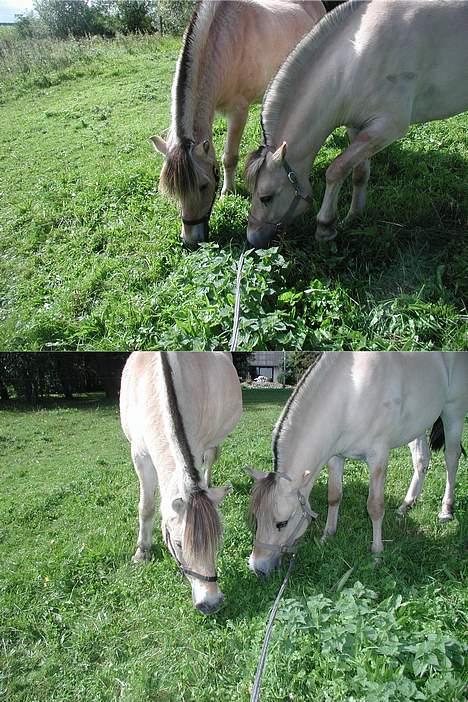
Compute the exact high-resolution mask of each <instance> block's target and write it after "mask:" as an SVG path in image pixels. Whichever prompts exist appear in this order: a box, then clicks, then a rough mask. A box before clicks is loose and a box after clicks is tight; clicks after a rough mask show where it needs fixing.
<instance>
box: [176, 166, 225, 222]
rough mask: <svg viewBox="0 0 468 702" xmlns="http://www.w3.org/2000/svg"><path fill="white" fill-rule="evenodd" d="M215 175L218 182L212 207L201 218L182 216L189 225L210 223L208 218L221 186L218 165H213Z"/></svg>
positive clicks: (183, 220)
mask: <svg viewBox="0 0 468 702" xmlns="http://www.w3.org/2000/svg"><path fill="white" fill-rule="evenodd" d="M213 177H214V179H215V182H216V187H215V191H214V193H213V199H212V201H211V205H210V209H209V210H208V212H207V213H206V214H205V215H204V216H203V217H200V218H199V219H185V218H184V217H182V222H183V223H184V224H188V225H189V226H195V225H196V224H207V223H208V220H209V219H210V217H211V210H212V209H213V205H214V203H215V200H216V194H217V192H218V187H219V170H218V168H217V166H213Z"/></svg>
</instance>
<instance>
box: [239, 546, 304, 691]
mask: <svg viewBox="0 0 468 702" xmlns="http://www.w3.org/2000/svg"><path fill="white" fill-rule="evenodd" d="M295 562H296V554H295V553H293V554H292V556H291V559H290V561H289V566H288V570H287V572H286V575H285V576H284V580H283V583H282V585H281V587H280V589H279V591H278V594H277V595H276V600H275V601H274V604H273V607H272V608H271V611H270V616H269V618H268V624H267V627H266V629H265V637H264V639H263V646H262V650H261V653H260V658H259V659H258V665H257V672H256V673H255V680H254V684H253V688H252V693H251V695H250V702H257V700H258V699H259V697H260V687H261V684H262V676H263V669H264V668H265V661H266V657H267V653H268V646H269V644H270V637H271V632H272V630H273V623H274V621H275V617H276V612H277V611H278V607H279V603H280V601H281V598H282V596H283V593H284V591H285V590H286V587H287V584H288V580H289V576H290V575H291V573H292V569H293V568H294V564H295Z"/></svg>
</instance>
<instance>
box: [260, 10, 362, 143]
mask: <svg viewBox="0 0 468 702" xmlns="http://www.w3.org/2000/svg"><path fill="white" fill-rule="evenodd" d="M369 2H370V0H348V2H344V3H342V4H340V5H338V6H337V7H335V8H334V9H333V11H332V12H329V13H328V14H326V15H325V16H324V17H322V19H321V20H320V22H318V23H317V24H316V25H315V27H313V29H311V31H310V32H309V33H308V34H306V35H305V37H303V38H302V39H301V41H300V42H299V44H298V45H297V46H296V48H295V49H293V50H292V51H291V53H290V54H289V56H288V57H287V58H286V59H285V61H284V62H283V63H282V65H281V67H280V68H279V70H278V72H277V74H276V76H275V77H274V78H273V80H272V81H271V82H270V85H269V86H268V88H267V90H266V92H265V96H264V98H263V104H262V121H263V125H264V137H265V143H268V140H271V139H272V136H273V134H272V131H273V127H274V126H275V124H276V123H277V121H278V118H279V115H280V113H281V111H282V109H283V108H284V104H288V103H287V102H285V97H286V96H287V95H288V94H290V90H291V89H292V88H294V90H295V91H296V92H297V90H298V85H299V84H300V79H301V77H302V76H303V75H304V71H305V72H306V73H307V75H308V76H310V75H311V74H312V73H313V72H314V71H315V70H317V71H320V69H321V65H322V61H321V60H320V59H321V58H322V57H323V52H324V49H325V45H326V43H327V42H328V40H329V39H330V38H331V37H332V36H333V35H334V33H335V32H336V30H337V29H338V28H339V27H342V26H343V25H344V24H345V23H346V22H347V20H348V18H349V17H351V16H352V15H354V13H355V12H357V10H359V9H362V8H363V7H365V6H367V5H369Z"/></svg>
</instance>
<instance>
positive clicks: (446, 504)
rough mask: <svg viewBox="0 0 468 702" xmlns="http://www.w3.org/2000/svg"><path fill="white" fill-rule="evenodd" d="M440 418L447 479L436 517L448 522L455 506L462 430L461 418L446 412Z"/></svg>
mask: <svg viewBox="0 0 468 702" xmlns="http://www.w3.org/2000/svg"><path fill="white" fill-rule="evenodd" d="M441 418H442V423H443V429H444V435H445V452H444V455H445V467H446V470H447V480H446V485H445V492H444V497H443V499H442V507H441V510H440V512H439V515H438V517H439V521H441V522H448V521H450V520H451V519H453V509H454V506H455V483H456V480H457V470H458V462H459V460H460V456H461V453H462V449H461V444H460V440H461V436H462V432H463V418H462V419H460V417H456V418H452V417H450V416H449V415H448V413H442V414H441Z"/></svg>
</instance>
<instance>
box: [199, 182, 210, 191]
mask: <svg viewBox="0 0 468 702" xmlns="http://www.w3.org/2000/svg"><path fill="white" fill-rule="evenodd" d="M207 187H208V183H204V184H203V185H200V192H201V193H202V192H204V191H205V190H206V189H207Z"/></svg>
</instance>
